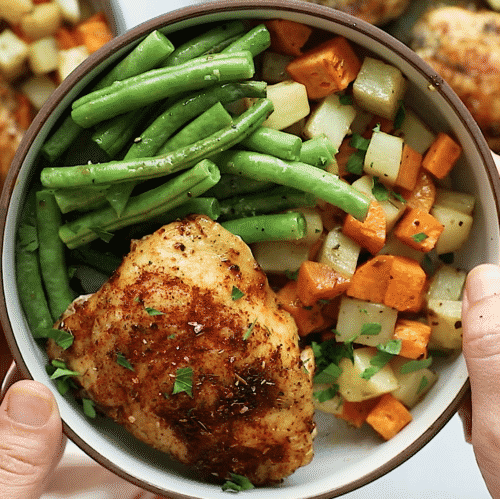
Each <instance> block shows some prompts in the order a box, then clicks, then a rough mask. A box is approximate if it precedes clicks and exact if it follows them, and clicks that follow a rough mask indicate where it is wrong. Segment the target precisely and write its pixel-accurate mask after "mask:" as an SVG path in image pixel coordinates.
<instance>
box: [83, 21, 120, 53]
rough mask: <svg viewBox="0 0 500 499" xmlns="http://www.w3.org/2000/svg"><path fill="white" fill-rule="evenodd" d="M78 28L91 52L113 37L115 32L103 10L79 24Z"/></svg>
mask: <svg viewBox="0 0 500 499" xmlns="http://www.w3.org/2000/svg"><path fill="white" fill-rule="evenodd" d="M76 30H77V31H78V33H79V35H80V36H81V37H82V41H83V44H84V45H85V46H86V47H87V50H88V51H89V53H91V54H92V53H93V52H95V51H96V50H98V49H100V48H101V47H102V46H103V45H105V44H106V43H108V42H109V41H111V40H112V39H113V33H112V31H111V29H110V27H109V26H108V23H107V20H106V17H105V16H104V13H102V12H97V13H96V14H94V15H93V16H91V17H89V18H88V19H86V20H85V21H83V22H81V23H80V24H78V25H77V26H76Z"/></svg>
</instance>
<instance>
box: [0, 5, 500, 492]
mask: <svg viewBox="0 0 500 499" xmlns="http://www.w3.org/2000/svg"><path fill="white" fill-rule="evenodd" d="M266 9H268V10H272V11H275V12H280V13H281V12H287V13H292V14H293V13H298V14H305V15H308V16H314V17H319V18H322V19H324V20H326V21H328V22H334V23H335V24H338V25H341V26H345V27H348V28H351V29H354V30H357V31H359V32H360V33H361V34H363V35H365V36H368V37H370V38H376V39H377V40H378V41H379V42H380V43H381V44H382V45H384V46H386V48H388V49H389V50H391V51H395V52H396V54H397V56H398V57H399V58H401V59H403V60H405V62H406V63H408V64H409V65H410V66H412V67H413V68H415V69H416V70H417V71H418V72H419V73H420V74H421V75H422V76H424V77H425V78H427V80H428V82H429V85H432V86H434V87H435V89H436V90H437V91H438V92H439V93H440V95H441V96H442V97H443V98H444V99H445V100H446V102H447V103H448V105H449V106H450V107H451V108H452V109H453V111H454V114H455V115H456V116H457V117H458V118H459V119H460V121H461V122H462V124H463V126H464V128H465V129H467V130H468V131H469V134H470V138H471V139H472V140H473V142H474V145H475V148H476V150H477V152H478V153H479V155H480V157H481V159H482V161H483V164H484V165H485V167H486V174H487V175H488V177H489V182H490V185H491V186H492V190H493V192H494V195H495V203H496V211H497V214H498V213H500V178H499V177H498V174H497V170H496V167H495V164H494V161H493V158H492V155H491V151H490V149H489V147H488V145H487V143H486V140H485V139H484V137H483V134H482V132H481V130H480V128H479V126H478V125H477V123H476V122H475V120H474V119H473V117H472V116H471V114H470V113H469V111H468V110H467V109H466V107H465V105H464V104H463V103H462V101H461V100H460V98H459V97H458V96H457V95H456V94H455V93H454V91H453V90H452V89H451V87H450V86H449V85H448V84H447V83H446V82H445V81H444V80H443V79H442V78H441V77H440V76H439V75H438V74H436V73H435V72H434V71H433V70H432V69H431V68H430V67H429V66H428V65H427V64H426V63H425V62H424V61H422V59H420V58H419V57H418V56H417V55H416V54H415V53H414V52H413V51H411V49H409V48H408V47H407V46H406V45H404V44H403V43H402V42H400V41H398V40H397V39H395V38H393V37H392V36H391V35H389V34H387V33H386V32H384V31H382V30H381V29H380V28H378V27H376V26H373V25H371V24H369V23H367V22H365V21H362V20H360V19H358V18H355V17H353V16H351V15H349V14H345V13H343V12H341V11H337V10H335V9H332V8H329V7H325V6H323V5H319V4H314V3H309V2H306V1H302V0H257V1H252V0H213V1H209V2H204V3H200V4H195V5H190V6H187V7H183V8H179V9H176V10H173V11H169V12H166V13H165V14H162V15H160V16H157V17H155V18H152V19H150V20H148V21H145V22H143V23H141V24H139V25H137V26H136V27H134V28H132V29H130V30H128V31H127V32H125V33H123V34H121V35H119V36H117V37H116V38H114V39H113V40H111V41H110V42H109V43H108V44H106V45H105V46H104V47H102V48H101V49H99V50H98V51H96V52H95V53H93V54H91V55H90V56H89V57H88V58H87V59H86V60H85V61H84V62H83V63H82V64H81V65H80V66H78V67H77V68H76V69H75V70H74V71H73V73H72V74H71V75H69V76H68V78H67V79H66V80H64V81H63V82H62V83H61V85H60V86H59V87H58V88H57V89H56V90H55V91H54V92H53V94H52V95H51V96H50V97H49V99H48V100H47V102H46V103H45V104H44V106H43V107H42V109H41V110H40V111H39V112H38V114H37V115H36V117H35V119H34V120H33V123H32V124H31V126H30V127H29V129H28V130H27V131H26V133H25V135H24V137H23V139H22V142H21V144H20V146H19V148H18V150H17V152H16V155H15V156H14V159H13V161H12V168H11V169H10V170H9V173H8V176H7V179H6V181H5V184H4V188H3V191H2V195H1V198H0V254H2V255H3V253H4V237H5V228H6V219H7V213H8V210H9V202H10V198H11V196H12V193H13V190H14V187H15V184H16V181H17V177H18V174H19V172H20V169H21V167H22V165H23V163H24V161H25V158H26V156H27V155H28V152H29V150H30V148H31V146H32V143H33V141H34V139H35V137H36V136H37V135H38V133H39V132H40V130H41V129H42V127H43V126H44V124H45V122H46V120H47V119H48V117H49V116H50V115H51V113H52V112H53V111H54V110H55V109H56V108H57V107H58V105H59V104H60V103H61V102H62V100H63V99H64V97H65V96H66V94H67V93H68V91H69V90H70V89H71V88H72V87H73V86H74V85H75V83H76V82H78V81H80V80H81V79H82V78H83V77H84V76H86V75H88V73H90V72H92V71H93V70H95V69H96V68H97V67H98V66H100V64H101V63H103V62H104V61H105V60H106V58H107V57H108V55H109V54H113V53H115V52H117V51H119V50H121V49H124V48H125V47H126V46H128V45H129V44H130V43H133V42H136V41H138V40H139V39H140V38H142V36H144V34H145V33H147V32H149V31H151V30H152V29H156V28H158V27H166V26H169V25H171V24H175V23H179V22H182V21H188V22H190V21H192V20H193V19H197V18H200V17H204V16H206V15H214V14H218V13H223V12H226V13H227V11H228V10H231V11H234V12H235V13H238V12H243V11H245V12H249V11H265V10H266ZM0 273H1V262H0ZM5 292H6V290H5V288H4V281H3V279H2V284H1V286H0V321H1V324H2V325H3V328H4V332H5V335H6V337H7V342H8V344H9V347H10V348H11V350H12V353H13V356H14V358H15V361H16V364H17V367H18V369H19V371H20V372H21V373H22V375H23V376H24V377H25V378H31V379H32V376H31V373H30V370H29V367H28V366H27V365H26V363H25V361H24V359H23V358H22V356H21V353H20V351H19V348H18V345H17V340H16V335H15V333H14V328H13V327H12V325H11V322H10V318H9V313H8V310H7V307H6V301H5V296H6V295H5ZM469 389H470V384H469V380H468V379H466V380H465V381H464V384H463V386H462V388H461V390H460V391H459V393H458V394H457V395H456V397H455V398H454V400H453V402H452V403H451V404H450V405H449V406H448V407H446V408H445V409H444V411H443V412H442V414H441V416H440V417H439V418H438V419H437V420H436V421H435V423H434V424H433V425H431V426H430V427H429V428H428V429H427V430H426V431H425V432H423V433H422V434H421V435H420V436H419V437H418V438H417V439H416V440H415V441H413V443H412V444H411V445H410V446H408V447H407V448H406V449H405V450H404V451H403V452H402V453H400V454H398V455H397V456H396V457H394V458H392V459H390V460H389V461H387V462H385V463H383V464H382V465H380V466H379V467H378V468H376V469H375V470H374V471H372V472H370V473H368V474H366V475H364V476H362V477H360V478H359V479H357V480H354V481H353V482H350V483H349V485H347V486H342V487H340V488H337V489H335V490H332V491H329V492H327V493H326V494H320V495H314V496H310V497H311V498H313V497H314V498H325V499H326V498H330V497H334V496H332V493H334V494H335V497H336V496H338V495H341V494H344V493H347V492H350V491H353V490H355V489H357V488H359V487H361V486H363V485H366V484H368V483H370V482H372V481H374V480H376V479H378V478H380V477H381V476H383V475H385V474H386V473H388V472H389V471H392V470H393V469H395V468H396V467H397V466H399V465H401V464H402V463H403V462H405V461H406V460H407V459H409V458H410V457H411V456H413V455H414V454H415V453H416V452H418V451H419V450H420V449H421V448H422V447H423V446H425V445H426V444H427V443H428V442H429V441H430V440H431V439H432V438H433V437H434V436H435V435H436V434H437V433H438V432H439V431H440V430H441V429H442V428H443V427H444V425H445V424H446V423H447V422H448V421H449V420H450V419H451V417H452V416H453V415H454V414H455V412H456V410H457V409H458V407H459V406H460V404H461V401H462V399H463V397H464V396H465V395H466V394H467V392H468V391H469ZM63 429H64V432H65V433H66V435H67V436H68V437H69V438H70V439H71V440H73V442H75V443H76V444H77V445H78V446H79V447H80V448H81V449H82V450H83V451H84V452H86V453H87V454H88V455H89V456H91V457H92V458H93V459H95V460H96V461H97V462H99V463H100V464H101V465H102V466H104V467H105V468H107V469H109V470H110V471H112V472H113V473H115V474H117V475H119V476H121V477H122V478H124V479H126V480H128V481H129V482H131V483H134V484H136V485H138V486H140V487H143V488H146V489H148V490H151V491H152V492H155V493H160V494H161V493H166V492H167V493H168V491H166V490H157V489H156V488H155V487H153V486H151V484H149V483H147V482H146V481H144V480H141V479H139V478H137V477H134V476H131V475H130V474H129V473H127V472H124V471H123V470H122V469H121V468H119V467H118V466H116V465H115V464H113V463H112V462H109V461H108V460H106V459H105V458H103V457H102V456H101V455H100V454H99V453H98V452H97V451H95V450H94V449H93V448H92V446H91V445H89V444H88V443H87V442H85V441H84V440H83V439H82V437H80V436H79V435H77V434H76V433H75V432H74V431H73V430H72V429H71V428H69V427H68V426H67V424H66V423H65V422H64V421H63ZM175 497H187V496H184V495H175Z"/></svg>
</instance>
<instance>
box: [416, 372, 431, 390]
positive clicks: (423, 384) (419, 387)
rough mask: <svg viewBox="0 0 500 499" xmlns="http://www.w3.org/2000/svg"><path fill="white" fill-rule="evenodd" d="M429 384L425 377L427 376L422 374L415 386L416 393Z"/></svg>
mask: <svg viewBox="0 0 500 499" xmlns="http://www.w3.org/2000/svg"><path fill="white" fill-rule="evenodd" d="M428 385H429V380H428V378H427V376H422V379H421V380H420V384H419V385H418V388H417V394H419V393H421V392H422V391H423V390H424V389H425V387H426V386H428Z"/></svg>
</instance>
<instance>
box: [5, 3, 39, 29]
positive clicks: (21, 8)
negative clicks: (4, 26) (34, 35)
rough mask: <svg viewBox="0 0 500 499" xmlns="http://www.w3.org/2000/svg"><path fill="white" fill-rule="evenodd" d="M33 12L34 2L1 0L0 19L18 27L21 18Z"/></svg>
mask: <svg viewBox="0 0 500 499" xmlns="http://www.w3.org/2000/svg"><path fill="white" fill-rule="evenodd" d="M32 10H33V1H32V0H15V1H13V0H0V19H5V20H6V21H7V22H9V23H11V24H13V25H17V24H19V23H20V21H21V18H22V17H23V16H24V15H25V14H27V13H28V12H31V11H32Z"/></svg>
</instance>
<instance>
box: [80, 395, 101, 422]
mask: <svg viewBox="0 0 500 499" xmlns="http://www.w3.org/2000/svg"><path fill="white" fill-rule="evenodd" d="M82 404H83V414H85V416H87V417H88V418H91V419H94V418H95V417H96V416H97V413H96V411H95V407H94V401H93V400H90V399H82Z"/></svg>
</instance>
